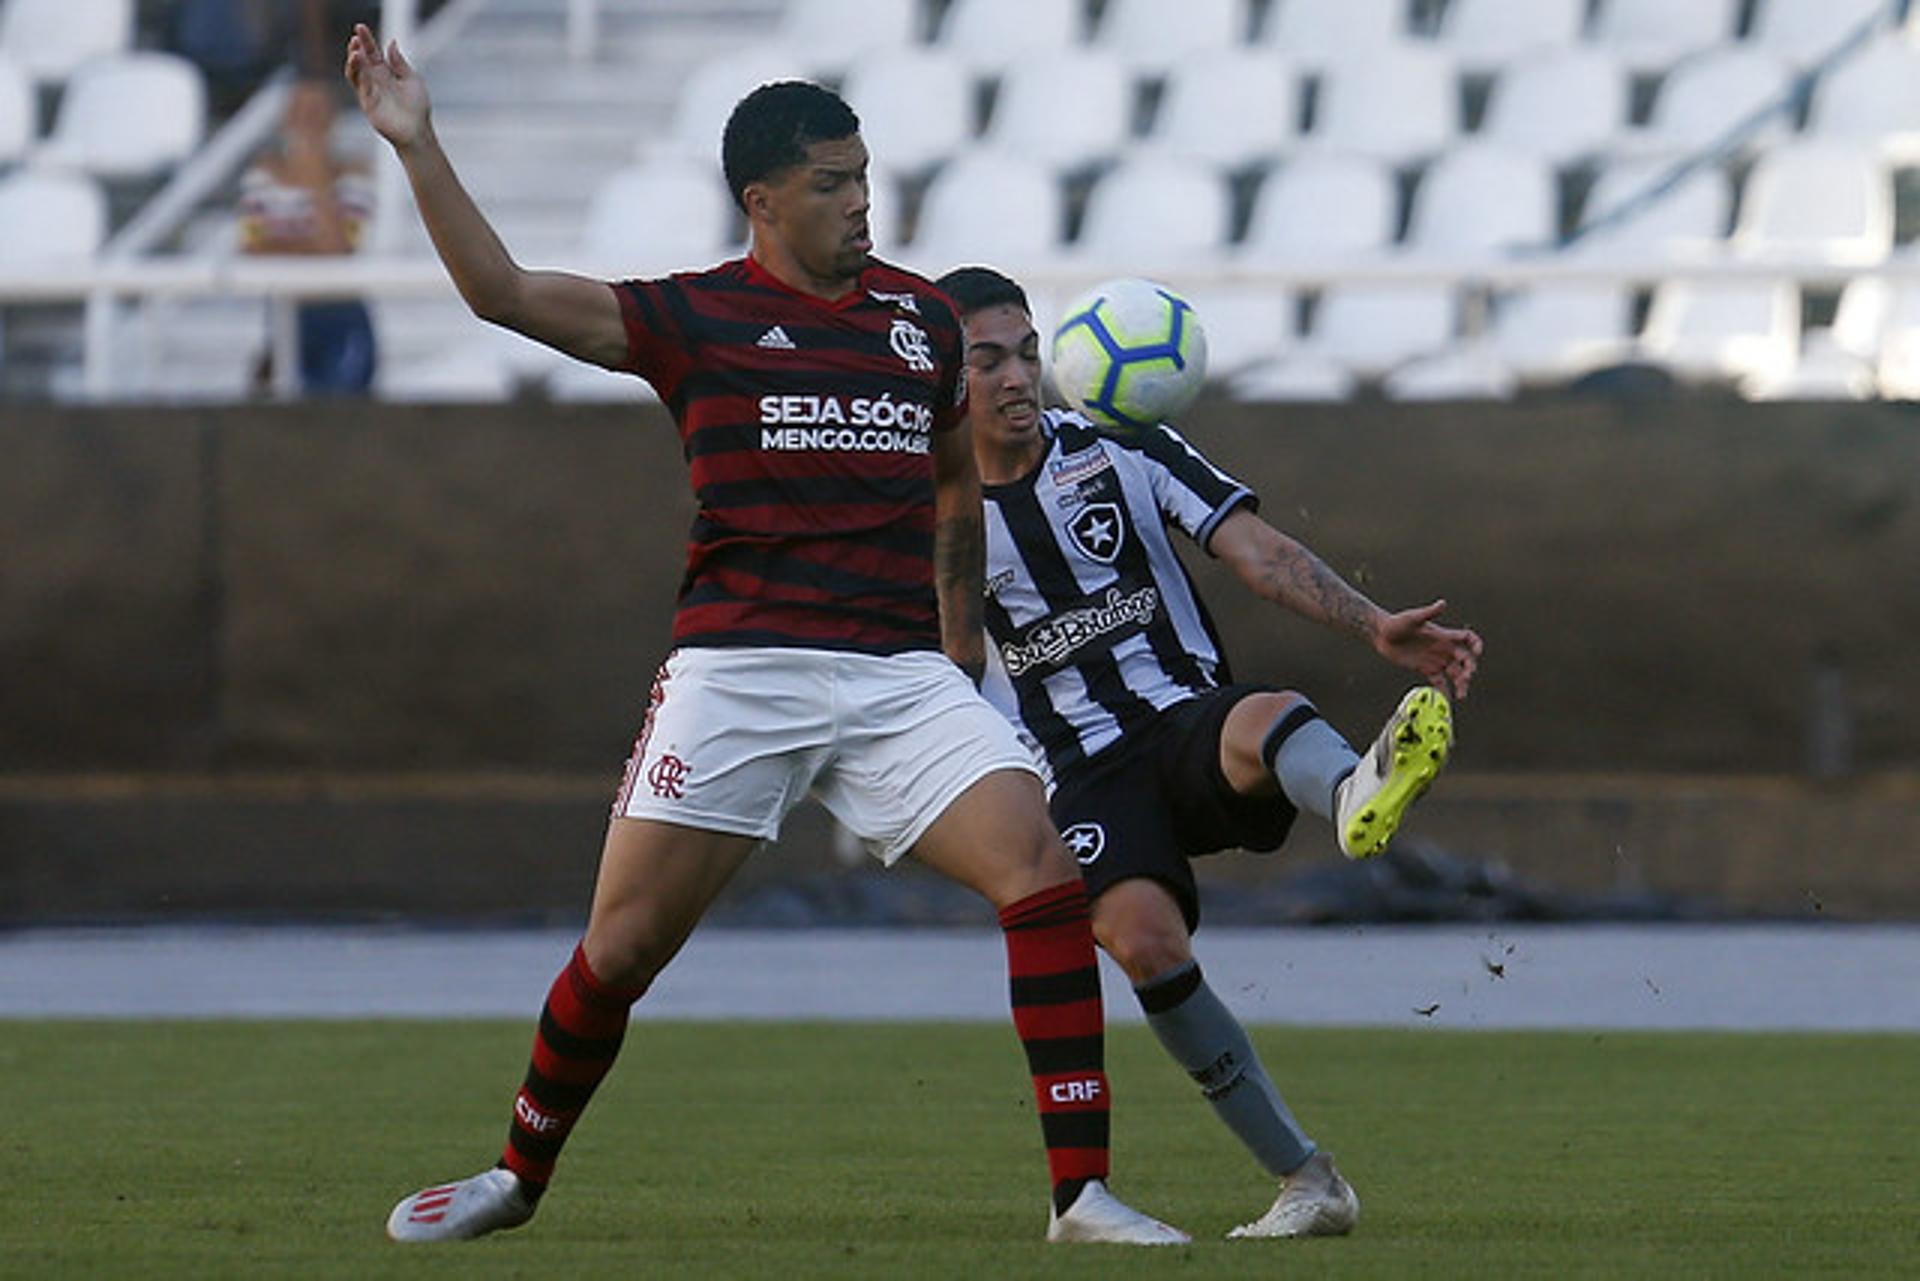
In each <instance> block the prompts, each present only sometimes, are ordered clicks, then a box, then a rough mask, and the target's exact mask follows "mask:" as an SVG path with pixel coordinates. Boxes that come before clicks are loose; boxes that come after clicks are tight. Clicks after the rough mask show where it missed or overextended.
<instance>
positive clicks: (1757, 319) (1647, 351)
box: [1640, 279, 1800, 384]
mask: <svg viewBox="0 0 1920 1281" xmlns="http://www.w3.org/2000/svg"><path fill="white" fill-rule="evenodd" d="M1640 350H1641V352H1642V353H1643V354H1644V355H1645V356H1646V357H1647V358H1648V359H1650V360H1652V361H1654V362H1655V363H1657V364H1660V365H1664V366H1666V367H1667V368H1668V369H1671V370H1672V371H1674V373H1675V374H1677V375H1678V376H1680V377H1682V378H1688V379H1696V380H1714V381H1731V382H1734V383H1736V384H1740V383H1744V382H1746V381H1747V380H1749V379H1757V380H1762V381H1764V380H1767V379H1771V378H1777V377H1779V376H1780V375H1781V373H1782V372H1783V371H1785V370H1788V369H1791V368H1792V366H1793V363H1794V361H1795V359H1796V358H1797V357H1798V354H1799V350H1800V293H1799V290H1797V289H1796V288H1795V287H1794V286H1793V285H1792V284H1791V283H1790V282H1787V281H1784V280H1716V281H1696V280H1684V279H1681V280H1665V281H1662V282H1661V283H1660V284H1659V285H1657V286H1656V287H1655V288H1654V291H1653V305H1652V307H1651V308H1650V309H1649V310H1648V312H1647V326H1646V330H1645V332H1644V333H1642V334H1641V337H1640Z"/></svg>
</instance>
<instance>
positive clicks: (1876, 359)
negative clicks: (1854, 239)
mask: <svg viewBox="0 0 1920 1281" xmlns="http://www.w3.org/2000/svg"><path fill="white" fill-rule="evenodd" d="M1916 301H1920V299H1916ZM1898 305H1899V298H1898V296H1897V294H1896V290H1895V287H1894V286H1893V285H1892V284H1891V283H1890V282H1889V281H1887V280H1886V279H1885V278H1884V277H1877V276H1862V277H1859V278H1857V279H1854V280H1850V281H1848V282H1847V286H1846V288H1845V289H1843V290H1841V291H1840V304H1839V306H1838V308H1836V309H1835V312H1834V317H1833V324H1832V325H1831V326H1829V327H1828V328H1826V329H1814V330H1809V331H1808V332H1807V333H1806V334H1805V335H1804V337H1803V338H1802V341H1801V347H1800V356H1799V359H1798V360H1797V361H1796V362H1795V363H1794V366H1793V368H1792V369H1790V370H1786V371H1783V372H1779V373H1776V374H1773V375H1771V376H1761V377H1758V378H1755V379H1752V380H1750V381H1749V382H1748V384H1747V386H1746V388H1745V390H1746V393H1747V395H1748V396H1750V397H1752V398H1753V399H1755V400H1867V399H1871V398H1872V397H1873V396H1875V395H1879V394H1881V380H1880V375H1879V370H1878V368H1877V367H1876V366H1878V365H1879V364H1880V363H1881V358H1882V352H1883V350H1885V351H1888V352H1889V353H1890V352H1891V351H1892V347H1893V346H1897V345H1898V344H1897V342H1896V343H1895V344H1893V345H1892V346H1888V345H1887V344H1886V343H1885V341H1884V340H1885V337H1886V334H1887V332H1888V330H1889V328H1890V327H1891V326H1890V321H1891V319H1892V316H1893V312H1894V309H1895V307H1896V306H1898ZM1909 310H1912V308H1911V305H1910V304H1909ZM1910 323H1911V322H1910Z"/></svg>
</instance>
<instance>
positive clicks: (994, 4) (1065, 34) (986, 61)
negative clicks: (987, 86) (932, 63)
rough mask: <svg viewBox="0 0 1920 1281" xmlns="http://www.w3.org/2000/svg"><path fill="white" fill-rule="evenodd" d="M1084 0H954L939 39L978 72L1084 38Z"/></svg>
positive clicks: (1002, 67) (988, 72)
mask: <svg viewBox="0 0 1920 1281" xmlns="http://www.w3.org/2000/svg"><path fill="white" fill-rule="evenodd" d="M1081 8H1082V6H1081V4H1080V0H953V3H952V4H951V5H949V6H948V8H947V12H946V16H945V17H944V18H942V19H941V22H940V26H939V29H938V30H937V31H935V33H934V37H933V43H934V45H935V46H937V47H939V48H942V49H944V50H946V51H947V52H949V53H951V54H953V55H954V56H955V57H957V58H959V59H960V60H961V61H962V62H964V63H965V64H966V65H967V66H968V67H970V68H972V70H973V71H974V72H975V73H976V74H978V75H984V76H997V75H1000V74H1001V73H1002V72H1004V71H1005V70H1006V69H1007V68H1008V67H1009V66H1010V65H1012V64H1013V63H1014V62H1016V61H1018V60H1020V59H1022V58H1029V57H1034V56H1036V55H1041V54H1046V53H1054V52H1059V51H1062V50H1065V49H1068V48H1071V47H1072V46H1073V45H1076V44H1078V43H1079V42H1080V38H1081V29H1080V27H1081V23H1080V13H1081Z"/></svg>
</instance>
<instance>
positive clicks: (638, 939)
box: [583, 918, 679, 989]
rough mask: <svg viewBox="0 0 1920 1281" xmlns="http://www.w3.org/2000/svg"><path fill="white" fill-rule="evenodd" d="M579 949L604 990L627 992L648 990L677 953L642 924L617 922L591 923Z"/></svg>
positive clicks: (672, 942) (661, 937)
mask: <svg viewBox="0 0 1920 1281" xmlns="http://www.w3.org/2000/svg"><path fill="white" fill-rule="evenodd" d="M583 947H584V950H585V951H586V955H587V967H588V968H589V969H591V970H592V971H593V976H594V977H595V978H597V979H599V980H600V981H601V982H602V983H604V984H606V985H607V986H608V987H617V988H628V989H633V988H645V987H649V986H651V985H652V983H653V980H654V979H655V978H656V977H657V976H658V975H659V973H660V971H661V970H663V969H665V968H666V967H667V962H668V961H670V960H672V959H673V955H674V953H675V952H676V951H678V950H679V949H678V945H677V943H676V942H675V941H673V940H670V939H668V938H667V937H666V936H665V935H664V934H663V933H661V932H660V931H656V930H652V929H649V928H647V927H646V925H645V924H644V923H643V922H636V921H632V920H621V919H618V918H611V919H595V920H594V921H593V922H591V923H590V924H589V925H588V926H587V936H586V939H585V941H584V943H583Z"/></svg>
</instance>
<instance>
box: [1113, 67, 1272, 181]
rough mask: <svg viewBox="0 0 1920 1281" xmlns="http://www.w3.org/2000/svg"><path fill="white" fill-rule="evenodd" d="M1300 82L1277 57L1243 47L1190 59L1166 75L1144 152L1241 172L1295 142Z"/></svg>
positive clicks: (1267, 160) (1268, 159) (1145, 140)
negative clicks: (1163, 153)
mask: <svg viewBox="0 0 1920 1281" xmlns="http://www.w3.org/2000/svg"><path fill="white" fill-rule="evenodd" d="M1299 103H1300V84H1299V78H1298V76H1297V75H1296V74H1295V72H1294V68H1293V65H1292V64H1291V63H1289V62H1288V61H1287V60H1286V59H1284V58H1282V57H1281V56H1280V55H1278V54H1275V53H1271V52H1266V51H1260V50H1250V49H1246V48H1239V49H1212V50H1203V51H1202V52H1199V53H1194V54H1189V55H1187V56H1186V57H1184V58H1182V59H1181V60H1180V61H1178V62H1176V63H1174V64H1173V66H1172V68H1171V69H1170V70H1169V71H1168V73H1167V79H1166V87H1165V90H1164V91H1163V93H1162V96H1161V99H1160V108H1159V111H1158V113H1157V114H1156V116H1155V118H1154V124H1153V131H1152V132H1151V133H1150V134H1148V136H1147V137H1146V138H1144V139H1142V140H1141V145H1142V146H1146V147H1155V148H1163V149H1165V150H1167V151H1170V152H1173V153H1176V154H1180V155H1187V156H1193V157H1195V158H1197V159H1201V160H1207V161H1211V162H1212V163H1214V164H1216V165H1222V166H1225V167H1227V168H1241V167H1246V166H1251V165H1259V164H1264V163H1268V162H1271V161H1273V160H1274V159H1276V158H1278V157H1279V156H1281V155H1282V154H1284V153H1285V152H1286V151H1287V150H1288V149H1289V148H1290V147H1291V146H1292V145H1293V144H1294V142H1295V141H1296V140H1297V137H1298V117H1299Z"/></svg>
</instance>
